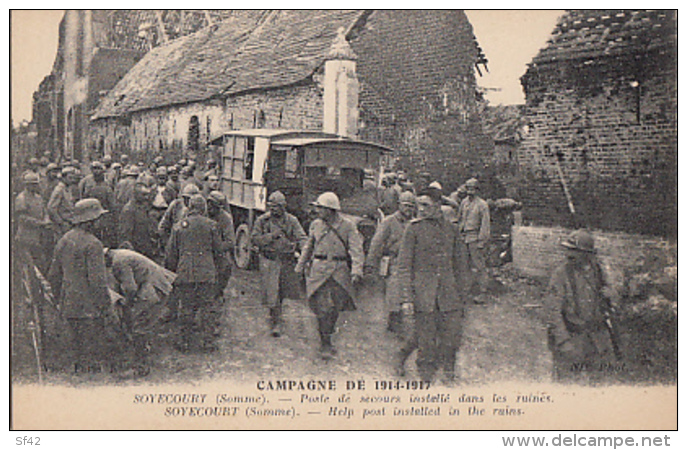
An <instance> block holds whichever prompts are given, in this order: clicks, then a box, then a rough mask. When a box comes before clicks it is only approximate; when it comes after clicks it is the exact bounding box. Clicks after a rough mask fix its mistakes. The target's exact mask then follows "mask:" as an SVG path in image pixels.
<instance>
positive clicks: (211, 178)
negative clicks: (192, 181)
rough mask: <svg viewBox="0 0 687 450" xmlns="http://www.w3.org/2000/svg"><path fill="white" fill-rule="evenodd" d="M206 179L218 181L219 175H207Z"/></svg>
mask: <svg viewBox="0 0 687 450" xmlns="http://www.w3.org/2000/svg"><path fill="white" fill-rule="evenodd" d="M207 181H219V177H218V176H217V175H208V178H207Z"/></svg>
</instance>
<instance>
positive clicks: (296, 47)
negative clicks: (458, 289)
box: [88, 10, 493, 184]
mask: <svg viewBox="0 0 687 450" xmlns="http://www.w3.org/2000/svg"><path fill="white" fill-rule="evenodd" d="M339 30H342V31H341V32H342V33H343V34H342V37H341V38H337V35H338V33H339ZM326 61H327V63H325V62H326ZM485 63H486V60H485V58H484V55H482V53H481V51H480V49H479V46H478V45H477V42H476V40H475V37H474V35H473V32H472V26H471V25H470V23H469V21H468V20H467V17H466V15H465V14H464V12H463V11H458V10H453V11H369V10H368V11H366V10H352V11H340V10H327V11H281V10H277V11H268V12H264V13H263V14H258V15H233V16H231V17H229V18H228V19H227V20H225V21H223V22H221V23H216V24H214V25H213V26H210V27H205V28H203V29H201V30H199V31H198V32H196V33H194V34H191V35H189V36H186V37H182V38H179V39H176V40H174V41H170V42H168V43H166V44H164V45H160V46H158V47H156V48H154V49H153V50H151V51H150V52H149V53H148V54H146V56H145V57H144V58H143V59H142V60H141V61H140V62H139V63H138V64H136V65H135V66H134V67H133V68H132V69H131V71H129V72H128V73H127V75H126V76H125V77H124V78H123V79H122V80H121V81H120V82H119V83H118V84H117V85H116V87H115V88H114V89H112V90H111V91H110V92H109V94H108V95H107V96H106V97H105V98H104V99H103V100H102V102H101V103H100V106H99V107H98V108H97V109H96V110H95V112H94V114H93V115H92V123H91V128H90V129H91V132H90V135H89V138H88V139H89V146H91V147H94V148H97V149H102V150H103V151H104V152H106V153H113V154H118V153H121V152H129V153H130V154H133V155H134V156H135V157H136V158H140V159H150V158H152V157H153V156H155V155H158V154H160V155H166V156H169V159H170V160H172V158H174V157H178V156H180V155H182V154H185V153H188V154H191V155H200V156H201V157H202V155H203V153H204V152H205V151H206V150H207V144H208V143H209V142H211V141H212V140H213V139H214V138H215V137H217V136H218V135H220V134H221V133H223V132H226V131H229V130H232V129H241V128H298V129H310V130H322V129H323V128H324V129H325V130H327V131H332V132H335V133H338V134H343V135H349V136H356V137H358V138H361V139H364V140H369V141H373V142H377V143H380V144H385V145H387V146H389V147H392V148H395V149H397V150H399V155H397V156H399V157H400V160H401V161H402V162H405V163H408V162H410V163H412V165H413V167H414V168H417V170H429V171H430V172H432V173H433V174H434V176H435V177H437V178H439V179H441V180H442V181H444V182H449V184H450V182H451V181H452V179H453V178H456V180H455V182H456V183H457V182H458V178H459V177H460V175H459V172H460V171H463V172H465V174H466V175H467V172H468V171H470V170H473V169H474V167H476V166H478V165H479V163H480V161H481V158H480V153H481V152H486V151H490V149H491V147H492V146H493V143H492V141H491V140H490V139H489V138H487V137H486V136H485V135H483V134H482V132H481V123H480V121H479V117H478V108H477V105H478V101H479V98H478V95H477V89H476V82H475V67H476V66H477V65H478V64H485ZM328 87H331V88H333V89H334V91H330V90H329V88H328ZM332 92H336V94H332ZM332 95H333V96H332ZM327 99H329V101H328V100H327ZM332 108H334V109H336V111H337V112H336V117H338V119H333V121H328V119H327V115H328V114H329V113H331V112H332ZM340 120H344V122H341V121H340Z"/></svg>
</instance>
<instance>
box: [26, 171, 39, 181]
mask: <svg viewBox="0 0 687 450" xmlns="http://www.w3.org/2000/svg"><path fill="white" fill-rule="evenodd" d="M23 178H24V184H39V183H40V177H39V176H38V174H37V173H34V172H26V173H24V177H23Z"/></svg>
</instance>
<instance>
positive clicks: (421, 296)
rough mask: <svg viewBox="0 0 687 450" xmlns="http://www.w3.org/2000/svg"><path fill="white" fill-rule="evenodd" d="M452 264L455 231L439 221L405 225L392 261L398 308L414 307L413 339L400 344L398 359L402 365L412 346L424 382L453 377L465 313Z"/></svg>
mask: <svg viewBox="0 0 687 450" xmlns="http://www.w3.org/2000/svg"><path fill="white" fill-rule="evenodd" d="M457 263H458V247H457V243H456V233H455V229H454V228H453V226H452V225H451V224H450V223H449V222H447V221H446V219H444V218H443V216H442V217H439V218H421V219H414V220H411V221H410V223H409V224H408V226H407V228H406V230H405V232H404V234H403V238H402V240H401V245H400V249H399V254H398V259H397V276H398V291H399V292H398V295H399V298H400V301H401V302H402V303H412V304H413V308H414V311H415V329H416V334H417V340H411V341H408V342H407V343H406V345H404V347H403V348H402V350H401V357H402V359H403V360H405V358H406V357H407V356H408V355H409V354H410V353H411V352H412V351H413V349H414V348H415V346H417V348H418V356H417V367H418V371H419V372H420V375H421V377H422V378H423V379H424V380H431V379H432V378H433V376H434V374H435V373H436V371H437V369H440V368H443V369H444V373H445V374H446V375H447V376H448V377H449V378H450V377H452V376H453V374H454V366H455V361H456V351H457V350H458V348H459V345H460V339H461V336H462V331H463V314H464V304H463V300H462V298H461V295H460V291H459V289H458V283H457V281H456V276H455V275H456V272H455V268H456V265H457Z"/></svg>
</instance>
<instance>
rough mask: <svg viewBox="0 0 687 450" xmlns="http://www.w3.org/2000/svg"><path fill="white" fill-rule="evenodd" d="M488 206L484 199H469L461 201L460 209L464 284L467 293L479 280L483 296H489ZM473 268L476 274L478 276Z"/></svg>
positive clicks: (461, 260)
mask: <svg viewBox="0 0 687 450" xmlns="http://www.w3.org/2000/svg"><path fill="white" fill-rule="evenodd" d="M490 227H491V219H490V217H489V205H487V202H486V201H484V200H483V199H482V198H480V197H477V196H474V197H473V198H470V197H469V196H468V197H466V198H464V199H463V200H462V201H461V202H460V208H459V209H458V232H459V233H460V235H459V238H460V239H459V243H460V255H461V256H460V266H459V271H460V275H461V284H462V285H463V287H464V289H465V292H468V291H469V290H470V289H471V287H472V285H473V283H474V281H475V280H474V278H476V281H477V284H478V286H479V289H480V293H486V291H487V287H488V285H487V283H488V275H487V266H486V261H485V255H484V251H485V249H484V246H485V244H486V243H487V241H488V240H489V237H490V236H491V228H490ZM472 267H474V268H475V270H476V271H477V273H476V275H475V277H473V274H472Z"/></svg>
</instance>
